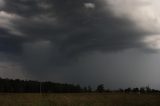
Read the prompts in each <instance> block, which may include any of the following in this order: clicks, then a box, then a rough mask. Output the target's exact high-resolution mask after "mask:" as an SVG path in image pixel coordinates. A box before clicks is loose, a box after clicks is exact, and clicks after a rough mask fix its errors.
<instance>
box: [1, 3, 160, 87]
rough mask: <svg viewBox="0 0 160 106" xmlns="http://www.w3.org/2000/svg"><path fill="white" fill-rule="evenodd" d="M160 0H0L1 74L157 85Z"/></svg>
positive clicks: (113, 84)
mask: <svg viewBox="0 0 160 106" xmlns="http://www.w3.org/2000/svg"><path fill="white" fill-rule="evenodd" d="M159 9H160V1H159V0H0V77H2V78H6V77H7V78H20V79H33V80H41V81H46V80H50V81H54V82H62V83H64V82H67V83H75V84H81V85H91V86H95V85H97V84H101V83H103V84H104V85H105V87H106V88H126V87H141V86H148V85H149V86H150V87H152V88H156V89H160V82H159V81H160V30H159V29H160V12H159Z"/></svg>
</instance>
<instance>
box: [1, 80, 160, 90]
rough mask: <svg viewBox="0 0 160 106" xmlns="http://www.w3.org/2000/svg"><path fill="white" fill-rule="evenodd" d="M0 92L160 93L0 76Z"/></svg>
mask: <svg viewBox="0 0 160 106" xmlns="http://www.w3.org/2000/svg"><path fill="white" fill-rule="evenodd" d="M0 92H2V93H5V92H6V93H78V92H99V93H103V92H121V93H160V91H159V90H155V89H151V88H150V87H149V86H147V87H142V88H127V89H119V90H109V89H105V88H104V85H103V84H100V85H98V86H97V88H96V90H93V89H92V87H91V86H88V87H83V88H82V87H81V86H80V85H74V84H62V83H53V82H50V81H46V82H40V81H31V80H20V79H2V78H0Z"/></svg>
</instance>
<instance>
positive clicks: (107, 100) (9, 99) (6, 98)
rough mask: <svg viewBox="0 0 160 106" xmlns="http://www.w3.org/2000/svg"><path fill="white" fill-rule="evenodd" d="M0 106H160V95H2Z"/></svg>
mask: <svg viewBox="0 0 160 106" xmlns="http://www.w3.org/2000/svg"><path fill="white" fill-rule="evenodd" d="M0 106H160V95H152V94H141V95H139V94H119V93H102V94H101V93H73V94H72V93H66V94H27V93H26V94H14V93H13V94H5V93H2V94H0Z"/></svg>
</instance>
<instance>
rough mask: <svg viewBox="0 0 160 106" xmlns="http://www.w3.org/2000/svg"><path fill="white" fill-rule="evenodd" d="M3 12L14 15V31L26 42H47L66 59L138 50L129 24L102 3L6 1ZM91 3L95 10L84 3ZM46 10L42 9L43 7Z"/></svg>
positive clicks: (135, 32) (83, 0)
mask: <svg viewBox="0 0 160 106" xmlns="http://www.w3.org/2000/svg"><path fill="white" fill-rule="evenodd" d="M5 2H6V3H5V4H6V5H5V6H4V9H3V10H4V11H7V12H8V13H13V14H17V15H19V16H21V17H22V19H20V20H16V19H15V20H13V23H14V24H15V28H16V29H18V30H19V31H21V32H22V33H23V34H25V35H26V36H27V37H28V38H29V39H31V40H33V39H34V40H36V39H44V40H51V41H52V42H53V43H54V44H55V45H56V46H57V47H58V50H60V51H61V52H64V54H66V55H70V56H71V57H72V56H77V55H79V54H80V53H85V52H87V51H94V50H95V51H96V50H100V51H117V50H123V49H127V48H134V47H138V45H139V42H140V41H139V38H140V37H141V36H140V35H143V34H144V33H143V32H141V31H138V30H137V29H136V28H135V27H134V26H133V23H132V22H130V21H129V20H127V19H117V18H116V17H114V16H113V15H112V13H111V12H110V11H109V9H108V10H106V9H105V8H104V7H106V5H104V4H103V2H102V0H101V1H98V0H79V1H75V0H60V1H59V0H34V1H33V0H12V1H10V0H6V1H5ZM88 2H91V3H95V8H93V9H89V8H85V7H84V3H88ZM45 6H46V8H43V7H45Z"/></svg>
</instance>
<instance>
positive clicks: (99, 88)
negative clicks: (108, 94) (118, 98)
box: [96, 84, 105, 92]
mask: <svg viewBox="0 0 160 106" xmlns="http://www.w3.org/2000/svg"><path fill="white" fill-rule="evenodd" d="M96 91H97V92H104V91H105V90H104V85H103V84H101V85H98V86H97V89H96Z"/></svg>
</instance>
